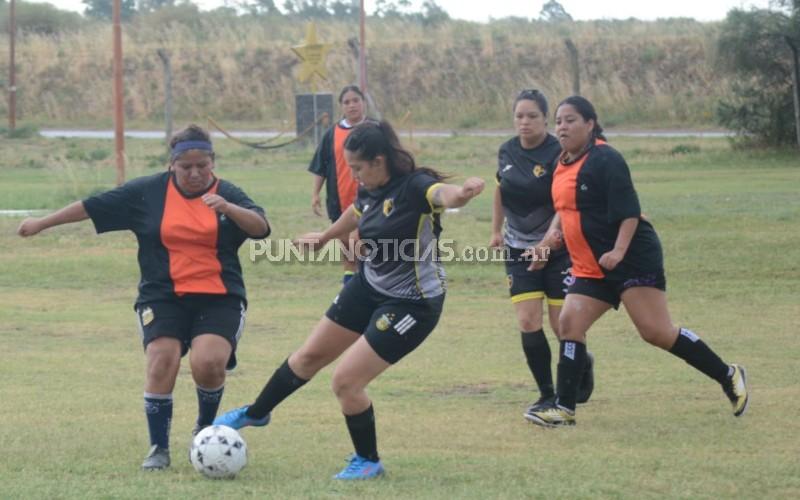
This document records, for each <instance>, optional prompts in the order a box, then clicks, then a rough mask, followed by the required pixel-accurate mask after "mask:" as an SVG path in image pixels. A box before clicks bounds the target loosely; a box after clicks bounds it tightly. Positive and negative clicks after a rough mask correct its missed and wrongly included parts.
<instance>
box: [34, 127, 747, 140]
mask: <svg viewBox="0 0 800 500" xmlns="http://www.w3.org/2000/svg"><path fill="white" fill-rule="evenodd" d="M398 132H399V133H400V135H401V136H403V137H405V136H407V135H408V132H407V131H405V130H398ZM39 133H40V134H41V135H42V136H43V137H48V138H57V137H72V138H82V139H113V138H114V131H113V130H79V129H42V130H41V131H40V132H39ZM513 134H514V132H513V131H512V130H415V131H414V135H415V136H416V137H451V136H454V135H455V136H467V137H511V136H512V135H513ZM605 134H606V136H607V137H621V136H627V137H698V138H706V137H729V136H731V135H733V134H732V133H731V132H726V131H721V130H713V131H697V130H607V131H606V132H605ZM212 135H213V136H214V137H215V138H225V136H223V135H222V134H220V133H218V132H214V133H213V134H212ZM231 135H233V136H234V137H237V138H242V139H258V138H260V139H269V138H271V137H276V136H278V135H279V132H278V131H276V130H261V131H253V130H248V131H241V130H234V131H231ZM284 136H285V137H286V138H292V137H294V133H287V134H284ZM125 137H131V138H134V139H164V132H163V131H159V130H126V131H125Z"/></svg>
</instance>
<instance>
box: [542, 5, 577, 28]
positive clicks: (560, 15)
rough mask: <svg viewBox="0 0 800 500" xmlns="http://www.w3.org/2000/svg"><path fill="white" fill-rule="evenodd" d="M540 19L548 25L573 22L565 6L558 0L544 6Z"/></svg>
mask: <svg viewBox="0 0 800 500" xmlns="http://www.w3.org/2000/svg"><path fill="white" fill-rule="evenodd" d="M539 19H540V20H542V21H545V22H548V23H561V22H569V21H572V16H571V15H569V13H568V12H567V9H565V8H564V6H563V5H561V4H560V3H558V2H557V1H556V0H550V1H548V2H547V3H545V4H544V5H542V10H541V11H539Z"/></svg>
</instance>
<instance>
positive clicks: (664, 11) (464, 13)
mask: <svg viewBox="0 0 800 500" xmlns="http://www.w3.org/2000/svg"><path fill="white" fill-rule="evenodd" d="M37 1H38V0H37ZM47 1H48V3H52V4H53V5H56V6H57V7H59V8H61V9H69V10H74V11H77V12H82V11H83V9H84V6H83V4H82V3H81V0H47ZM545 2H546V0H438V1H437V3H438V4H439V5H440V6H441V7H442V8H443V9H444V10H446V11H447V12H448V13H449V14H450V16H451V17H455V18H459V19H468V20H471V21H488V20H489V18H490V17H492V18H495V19H498V18H502V17H507V16H518V17H526V18H536V17H538V16H539V11H540V10H541V9H542V5H543V4H544V3H545ZM194 3H196V4H198V5H200V6H201V8H203V9H212V8H215V7H218V6H220V5H223V4H224V0H196V1H195V2H194ZM275 3H276V4H277V5H281V4H283V0H276V2H275ZM412 3H413V4H414V5H416V6H419V5H421V4H422V0H412ZM560 3H561V5H563V6H564V8H565V9H566V11H567V12H568V13H569V14H570V15H572V17H573V18H574V19H579V20H586V19H627V18H629V17H635V18H638V19H645V20H652V19H657V18H660V17H692V18H695V19H697V20H700V21H714V20H720V19H723V18H725V15H726V14H727V13H728V11H729V10H730V9H733V8H735V7H739V8H744V9H749V8H751V7H758V8H767V7H768V6H769V0H658V1H654V0H602V1H600V0H561V2H560ZM365 5H366V10H367V12H371V11H372V10H373V8H374V5H375V1H374V0H365Z"/></svg>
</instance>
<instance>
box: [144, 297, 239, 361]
mask: <svg viewBox="0 0 800 500" xmlns="http://www.w3.org/2000/svg"><path fill="white" fill-rule="evenodd" d="M246 312H247V304H246V302H245V301H244V300H242V298H241V297H236V296H234V295H208V294H190V295H184V296H181V297H177V296H176V297H175V298H174V299H170V300H160V301H153V302H144V303H141V304H137V305H136V319H137V323H138V324H139V332H140V333H141V336H142V345H143V346H144V347H145V348H147V344H149V343H150V342H152V341H153V340H155V339H157V338H159V337H171V338H175V339H178V340H179V341H180V342H181V356H183V355H185V354H186V353H187V352H188V351H189V348H190V347H191V345H192V340H193V339H194V338H195V337H197V336H198V335H202V334H206V333H211V334H214V335H219V336H220V337H224V338H225V339H227V340H228V342H230V343H231V347H232V351H231V357H230V359H229V360H228V364H227V366H226V369H228V370H232V369H233V368H235V367H236V345H237V344H238V343H239V338H240V337H241V336H242V331H243V330H244V320H245V315H246Z"/></svg>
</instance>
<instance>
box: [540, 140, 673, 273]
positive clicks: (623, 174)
mask: <svg viewBox="0 0 800 500" xmlns="http://www.w3.org/2000/svg"><path fill="white" fill-rule="evenodd" d="M553 203H554V205H555V209H556V212H558V214H559V216H560V218H561V225H562V232H563V234H564V241H565V242H566V244H567V250H568V251H569V255H570V258H571V259H572V274H573V275H574V276H576V277H581V278H608V279H612V280H616V279H627V278H630V277H635V276H641V275H642V274H646V273H652V272H659V271H662V270H663V268H664V263H663V257H662V252H661V243H660V242H659V240H658V235H657V234H656V232H655V230H654V229H653V226H652V225H651V224H650V223H649V222H648V221H647V220H645V219H644V218H643V217H642V213H641V208H640V207H639V198H638V196H637V195H636V190H635V189H634V188H633V181H632V180H631V174H630V170H629V169H628V164H627V163H625V160H624V159H623V158H622V155H620V154H619V153H618V152H617V151H616V150H615V149H614V148H612V147H611V146H609V145H608V144H606V143H605V142H603V141H601V140H597V141H595V144H594V145H592V146H591V147H590V148H589V150H588V151H587V152H586V153H584V154H583V155H582V156H581V157H580V158H578V159H577V160H576V161H574V162H572V163H569V164H565V163H564V160H563V158H562V159H560V160H559V162H558V166H557V167H556V171H555V174H554V176H553ZM633 217H635V218H638V219H639V224H638V226H637V227H636V232H635V233H634V235H633V238H632V239H631V243H630V246H629V247H628V251H627V252H626V253H625V257H624V258H623V260H622V262H620V263H619V265H617V267H616V268H614V270H613V271H608V270H606V269H603V268H601V267H600V264H598V261H599V259H600V257H601V256H602V255H603V254H604V253H606V252H609V251H610V250H612V249H613V248H614V244H615V243H616V240H617V234H618V233H619V227H620V224H621V223H622V221H623V220H625V219H629V218H633Z"/></svg>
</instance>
